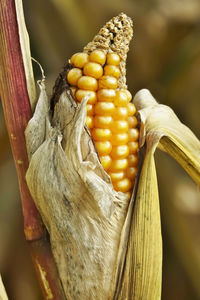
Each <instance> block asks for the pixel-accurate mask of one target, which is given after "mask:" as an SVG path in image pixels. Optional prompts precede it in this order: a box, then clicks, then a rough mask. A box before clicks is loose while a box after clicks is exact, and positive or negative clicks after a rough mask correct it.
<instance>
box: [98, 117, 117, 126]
mask: <svg viewBox="0 0 200 300" xmlns="http://www.w3.org/2000/svg"><path fill="white" fill-rule="evenodd" d="M112 122H113V118H112V117H111V116H95V117H94V126H95V127H96V128H109V127H110V126H111V124H112Z"/></svg>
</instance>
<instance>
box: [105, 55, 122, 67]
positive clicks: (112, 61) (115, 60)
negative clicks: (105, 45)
mask: <svg viewBox="0 0 200 300" xmlns="http://www.w3.org/2000/svg"><path fill="white" fill-rule="evenodd" d="M119 63H120V57H119V55H118V54H117V53H114V52H112V53H108V54H107V59H106V64H107V65H114V66H117V65H119Z"/></svg>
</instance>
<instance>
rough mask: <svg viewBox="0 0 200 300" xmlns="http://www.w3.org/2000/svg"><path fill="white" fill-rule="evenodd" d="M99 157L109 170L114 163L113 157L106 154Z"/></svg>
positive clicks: (104, 166) (105, 168)
mask: <svg viewBox="0 0 200 300" xmlns="http://www.w3.org/2000/svg"><path fill="white" fill-rule="evenodd" d="M99 159H100V162H101V164H102V166H103V168H104V170H105V171H107V170H108V169H109V168H110V166H111V163H112V159H111V157H110V156H109V155H105V156H100V157H99Z"/></svg>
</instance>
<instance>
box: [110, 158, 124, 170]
mask: <svg viewBox="0 0 200 300" xmlns="http://www.w3.org/2000/svg"><path fill="white" fill-rule="evenodd" d="M127 167H128V160H127V158H123V159H116V160H112V164H111V167H110V171H111V172H120V171H124V170H126V168H127Z"/></svg>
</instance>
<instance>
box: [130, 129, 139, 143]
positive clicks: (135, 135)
mask: <svg viewBox="0 0 200 300" xmlns="http://www.w3.org/2000/svg"><path fill="white" fill-rule="evenodd" d="M138 139H139V130H138V129H137V128H130V129H129V130H128V141H129V142H136V141H138Z"/></svg>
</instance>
